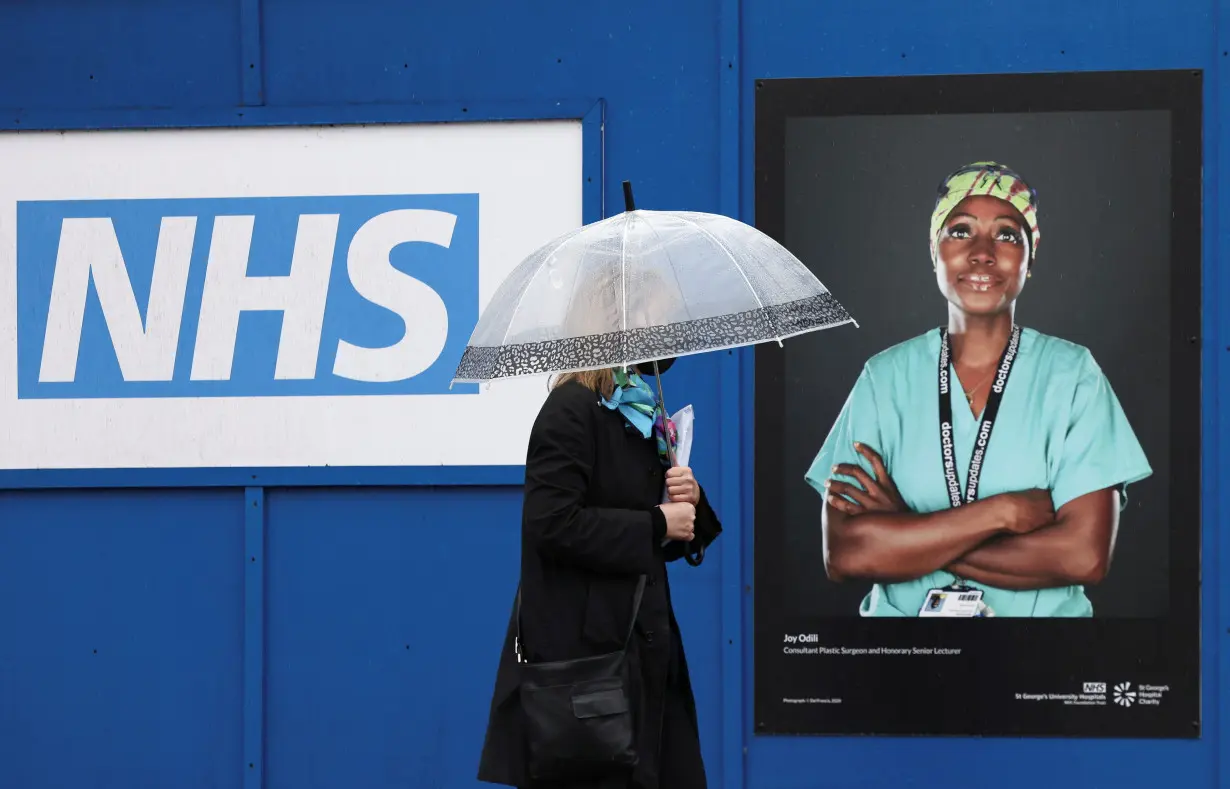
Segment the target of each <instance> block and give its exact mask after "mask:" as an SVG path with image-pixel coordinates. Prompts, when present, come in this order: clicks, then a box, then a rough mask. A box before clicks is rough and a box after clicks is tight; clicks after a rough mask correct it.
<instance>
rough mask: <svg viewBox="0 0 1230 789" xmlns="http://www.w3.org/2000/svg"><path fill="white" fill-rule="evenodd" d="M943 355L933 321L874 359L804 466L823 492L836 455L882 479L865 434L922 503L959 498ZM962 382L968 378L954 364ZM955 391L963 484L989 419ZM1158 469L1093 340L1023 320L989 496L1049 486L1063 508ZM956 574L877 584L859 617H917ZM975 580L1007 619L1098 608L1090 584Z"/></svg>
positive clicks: (931, 505) (995, 434)
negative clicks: (943, 427) (951, 492)
mask: <svg viewBox="0 0 1230 789" xmlns="http://www.w3.org/2000/svg"><path fill="white" fill-rule="evenodd" d="M939 353H940V332H939V329H933V330H931V331H929V332H927V333H926V334H923V335H920V336H918V337H914V338H913V339H910V340H907V341H905V342H903V343H900V344H898V345H895V346H893V347H891V348H889V349H887V350H885V351H882V352H880V353H879V354H876V355H875V356H873V357H872V358H871V359H870V360H869V361H868V362H867V363H866V364H865V365H864V366H863V370H862V373H861V374H860V375H859V377H858V380H857V381H856V382H855V384H854V388H853V390H852V391H851V392H850V396H849V397H848V398H847V400H846V403H845V405H844V406H843V407H842V409H841V413H840V414H839V415H838V416H837V421H836V422H835V423H834V424H833V427H832V429H831V430H830V431H829V434H828V437H827V438H826V439H825V441H824V445H823V446H822V447H821V448H820V452H819V453H818V454H817V455H816V459H815V460H814V461H813V462H812V465H811V468H810V469H808V471H807V474H806V475H805V479H806V480H807V482H808V483H809V484H810V485H811V486H812V487H813V488H815V489H816V490H817V491H819V492H820V494H821V495H822V496H823V495H824V483H825V481H826V480H827V479H829V478H834V475H833V473H832V467H833V466H834V465H835V464H837V463H857V464H859V465H861V466H862V467H863V468H864V469H865V470H866V471H867V472H868V473H869V474H871V475H872V476H873V477H874V472H872V470H871V465H870V463H868V462H867V461H866V459H865V458H864V457H863V456H862V455H861V454H859V453H858V452H857V451H855V449H854V442H855V441H858V442H860V443H863V444H865V445H867V446H869V447H870V448H872V449H874V450H875V451H877V452H878V453H880V456H881V457H882V458H883V459H884V465H885V468H886V469H887V470H888V473H889V475H890V476H891V477H892V479H893V481H894V482H895V483H896V485H897V488H898V490H899V491H900V492H901V496H902V498H903V499H904V500H905V503H906V505H907V506H908V507H909V508H910V509H911V510H912V511H914V512H920V513H926V512H936V511H939V510H942V509H947V508H948V507H950V506H951V505H950V503H949V501H948V490H947V487H946V485H945V483H944V471H943V466H942V463H941V454H940V437H939V386H938V381H937V377H938V373H937V367H938V365H939ZM952 380H954V381H956V380H957V379H956V374H955V372H954V373H953V379H952ZM950 397H951V399H952V413H953V432H954V448H955V458H956V461H957V475H958V477H959V478H960V482H961V490H962V492H964V490H965V479H966V475H967V473H968V471H969V459H970V454H971V452H972V451H973V448H974V439H975V436H976V434H977V431H978V423H979V418H977V417H975V416H974V415H973V413H971V411H970V408H969V404H968V403H967V402H966V400H965V395H964V394H963V393H962V391H961V387H960V386H952V387H950ZM1152 473H1153V471H1152V469H1151V468H1150V467H1149V462H1148V460H1147V459H1146V458H1145V454H1144V451H1143V450H1142V449H1141V446H1140V443H1139V442H1138V441H1137V439H1136V435H1135V434H1134V433H1133V432H1132V427H1131V425H1130V424H1128V420H1127V417H1126V415H1125V414H1124V413H1123V409H1122V407H1121V406H1120V404H1119V400H1118V398H1117V397H1115V393H1114V391H1113V390H1112V389H1111V386H1110V382H1109V381H1107V379H1106V376H1105V375H1104V374H1103V373H1102V370H1101V368H1100V367H1098V364H1097V362H1095V361H1094V359H1093V356H1092V354H1090V353H1089V351H1088V349H1086V348H1084V347H1082V346H1080V345H1077V344H1075V343H1071V342H1068V341H1067V340H1061V339H1059V338H1057V337H1051V336H1049V335H1045V334H1042V333H1041V332H1037V331H1034V330H1033V329H1028V328H1023V329H1022V331H1021V343H1020V352H1019V355H1018V356H1017V359H1016V362H1015V364H1014V365H1013V368H1012V373H1011V375H1010V376H1009V378H1008V385H1007V388H1006V389H1005V391H1004V396H1003V400H1002V402H1001V404H1000V409H999V414H998V416H997V417H996V420H995V425H994V429H993V431H992V433H991V442H990V445H989V446H988V448H987V454H986V459H985V461H984V465H983V468H982V475H981V481H980V483H979V490H978V497H979V498H980V499H982V498H987V497H989V496H992V495H995V494H997V493H1009V492H1016V491H1023V490H1028V489H1030V488H1041V489H1045V490H1049V491H1050V492H1051V498H1052V500H1053V502H1054V506H1055V510H1056V511H1058V510H1059V508H1060V507H1062V506H1063V505H1064V504H1067V503H1068V502H1069V501H1071V500H1073V499H1075V498H1078V497H1080V496H1083V495H1085V494H1087V493H1092V492H1093V491H1096V490H1101V489H1103V488H1108V487H1115V486H1123V487H1126V485H1128V484H1130V483H1133V482H1136V481H1138V480H1141V479H1144V478H1145V477H1148V476H1149V475H1150V474H1152ZM836 478H838V479H843V480H845V481H847V482H853V483H855V484H856V485H857V482H855V480H852V479H849V478H845V477H841V476H837V477H836ZM1124 501H1125V502H1126V496H1125V498H1124ZM954 580H955V578H954V576H953V575H952V574H951V573H948V572H945V571H942V570H941V571H937V572H933V573H930V574H928V575H926V576H923V577H922V578H918V579H916V580H913V581H906V582H903V583H891V584H878V583H877V584H874V585H873V586H872V588H871V591H870V592H869V593H868V594H867V596H866V597H865V598H864V599H863V602H862V604H861V605H860V607H859V614H860V615H861V616H918V611H919V609H920V608H921V607H922V604H923V599H924V597H925V596H926V594H927V592H928V591H929V590H930V589H933V588H937V587H943V586H947V585H949V584H951V583H952V582H953V581H954ZM966 583H968V584H969V585H971V586H974V587H976V588H978V589H982V590H983V600H984V601H985V602H986V604H987V605H988V606H990V607H991V609H992V610H993V611H994V613H995V615H996V616H997V617H1087V616H1093V605H1092V604H1091V603H1090V602H1089V598H1088V597H1086V596H1085V590H1084V587H1083V586H1079V585H1078V586H1065V587H1059V588H1054V589H1039V590H1031V591H1016V590H1009V589H997V588H995V587H992V586H988V585H987V584H983V583H975V582H972V581H969V580H968V579H967V580H966Z"/></svg>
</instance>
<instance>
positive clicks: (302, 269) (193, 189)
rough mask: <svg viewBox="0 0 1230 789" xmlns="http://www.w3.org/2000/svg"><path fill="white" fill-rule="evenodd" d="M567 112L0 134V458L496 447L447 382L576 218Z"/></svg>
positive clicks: (428, 458)
mask: <svg viewBox="0 0 1230 789" xmlns="http://www.w3.org/2000/svg"><path fill="white" fill-rule="evenodd" d="M583 147H584V145H583V135H582V128H581V122H580V121H579V120H563V121H525V122H520V121H518V122H492V123H484V122H469V123H461V124H452V123H450V124H431V123H424V124H396V123H386V124H381V125H372V126H363V125H341V126H302V127H296V126H271V127H263V128H246V129H245V128H229V129H221V128H219V129H147V130H140V131H137V130H132V131H82V132H22V133H19V134H10V133H3V132H0V162H3V168H2V170H3V174H2V176H0V470H4V469H100V468H107V469H128V468H175V469H189V468H244V469H248V468H272V467H282V468H301V467H308V466H331V467H370V466H418V467H440V466H484V467H490V466H514V467H515V466H520V465H521V464H523V463H524V462H525V446H526V441H527V439H528V437H529V431H530V428H531V426H532V425H533V421H534V418H535V416H536V415H537V413H538V409H539V408H540V407H541V405H542V401H543V400H544V399H545V398H546V396H547V391H548V390H547V382H546V380H545V378H544V377H539V376H536V377H531V378H523V379H515V380H510V381H497V382H493V383H492V384H491V385H490V386H488V385H483V386H475V385H470V384H458V385H457V386H454V387H453V388H451V389H450V388H449V382H450V380H451V379H452V376H453V372H454V371H455V369H456V365H457V362H458V361H459V360H460V358H461V354H462V351H463V349H464V347H465V344H466V342H467V341H468V340H469V337H470V333H471V332H472V331H473V328H474V325H475V323H476V322H477V320H478V316H479V314H480V312H481V310H482V309H483V307H484V306H485V305H486V304H487V303H488V302H489V301H490V300H491V298H492V296H493V295H494V294H495V292H496V289H497V288H498V287H499V285H500V283H501V282H502V281H503V280H504V279H505V278H506V277H507V276H508V275H509V273H511V272H512V270H513V269H514V268H515V267H516V266H517V264H518V263H520V262H521V260H522V259H524V258H525V256H526V255H529V254H530V253H531V252H533V251H534V250H535V249H537V248H538V247H540V246H541V245H542V244H544V243H546V242H547V241H549V240H550V239H552V238H554V237H556V236H558V235H560V234H561V233H565V232H567V231H569V230H573V229H575V228H577V227H579V226H580V225H581V224H582V221H583V217H582V188H583V183H584V182H585V176H584V174H583V172H582V163H583V161H584V151H583Z"/></svg>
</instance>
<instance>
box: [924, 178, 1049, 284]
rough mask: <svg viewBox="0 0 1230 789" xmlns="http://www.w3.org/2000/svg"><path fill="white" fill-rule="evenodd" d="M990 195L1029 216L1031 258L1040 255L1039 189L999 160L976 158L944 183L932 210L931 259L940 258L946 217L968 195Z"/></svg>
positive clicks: (1027, 225) (1028, 231)
mask: <svg viewBox="0 0 1230 789" xmlns="http://www.w3.org/2000/svg"><path fill="white" fill-rule="evenodd" d="M972 195H988V196H990V197H998V198H999V199H1001V200H1004V201H1005V202H1007V203H1009V204H1011V205H1012V206H1013V207H1014V208H1016V210H1018V211H1020V212H1021V216H1022V217H1024V218H1025V231H1026V235H1028V236H1029V239H1028V240H1029V260H1030V261H1031V262H1032V261H1033V259H1034V258H1035V257H1037V255H1038V193H1037V192H1035V191H1034V190H1033V189H1032V188H1031V187H1030V186H1029V184H1027V183H1025V179H1023V178H1021V176H1020V175H1018V174H1017V173H1016V172H1014V171H1013V170H1011V169H1009V168H1007V167H1005V166H1003V165H1002V164H996V163H995V162H974V163H973V164H967V165H965V166H964V167H962V168H960V169H959V170H956V171H955V172H953V173H951V174H949V176H948V177H947V178H945V179H944V181H943V183H941V184H940V188H939V195H938V197H937V198H936V201H935V210H934V212H932V214H931V259H932V261H935V260H936V249H937V246H938V245H939V237H940V229H941V228H943V226H944V220H946V219H947V218H948V215H949V214H950V213H952V209H954V208H956V207H957V204H958V203H960V202H961V201H962V200H964V199H965V198H967V197H970V196H972Z"/></svg>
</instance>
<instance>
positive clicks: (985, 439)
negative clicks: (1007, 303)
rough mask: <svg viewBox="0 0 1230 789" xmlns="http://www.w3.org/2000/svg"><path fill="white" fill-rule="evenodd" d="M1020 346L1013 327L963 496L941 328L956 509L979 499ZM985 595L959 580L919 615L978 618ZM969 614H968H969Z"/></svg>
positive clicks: (943, 413)
mask: <svg viewBox="0 0 1230 789" xmlns="http://www.w3.org/2000/svg"><path fill="white" fill-rule="evenodd" d="M1020 344H1021V327H1020V326H1015V325H1014V326H1013V327H1012V336H1011V337H1010V338H1009V340H1008V346H1007V347H1006V348H1004V353H1003V355H1002V356H1000V358H999V367H998V368H996V371H995V381H994V382H993V383H992V384H991V391H990V393H989V394H988V395H987V403H986V406H985V407H984V408H983V410H982V420H981V422H980V423H979V425H978V434H977V437H976V438H975V440H974V451H973V454H972V455H971V457H970V461H969V472H968V473H967V474H966V480H965V494H964V496H962V493H961V481H960V479H958V477H957V461H956V457H955V454H956V453H955V451H954V447H953V430H952V396H951V394H950V393H949V388H950V386H951V381H952V374H951V352H950V349H949V344H948V330H947V329H943V328H941V329H940V365H939V381H940V451H941V453H942V457H943V462H944V484H945V486H946V487H947V489H948V503H949V504H950V505H951V506H952V507H954V508H956V507H960V506H961V505H963V504H969V503H970V502H972V501H974V500H975V499H977V498H978V481H979V479H980V478H981V476H982V467H983V464H984V463H985V462H986V457H987V447H988V446H989V445H990V443H991V429H992V428H993V427H994V426H995V416H996V414H998V413H999V404H1000V402H1001V401H1002V400H1003V399H1004V389H1005V388H1007V386H1008V374H1009V373H1011V372H1012V365H1013V364H1014V363H1015V362H1016V355H1017V351H1018V350H1020ZM947 592H965V593H967V594H959V595H956V596H953V599H952V600H951V601H950V600H948V596H947V595H946V594H944V593H947ZM981 598H982V595H981V593H980V592H977V591H976V590H971V589H970V588H969V587H968V586H966V585H965V583H964V582H963V581H962V580H961V579H960V578H957V579H956V580H955V581H954V582H953V584H952V586H951V587H949V588H946V589H933V590H931V591H930V592H929V593H928V597H927V602H926V603H925V604H924V606H923V610H922V611H920V612H919V615H920V616H977V615H979V614H978V613H975V612H976V611H978V610H979V609H982V608H985V606H984V605H982V604H981ZM957 603H960V607H959V609H957V610H951V612H948V611H950V609H952V607H953V606H954V605H955V604H957ZM967 611H968V613H967Z"/></svg>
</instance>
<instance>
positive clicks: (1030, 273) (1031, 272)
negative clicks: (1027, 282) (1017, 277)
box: [1025, 269, 1034, 279]
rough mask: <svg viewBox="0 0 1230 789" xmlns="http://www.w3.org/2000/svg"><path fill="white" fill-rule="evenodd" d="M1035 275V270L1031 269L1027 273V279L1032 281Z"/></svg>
mask: <svg viewBox="0 0 1230 789" xmlns="http://www.w3.org/2000/svg"><path fill="white" fill-rule="evenodd" d="M1033 275H1034V272H1033V269H1030V270H1029V271H1026V272H1025V279H1030V278H1032V277H1033Z"/></svg>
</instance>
